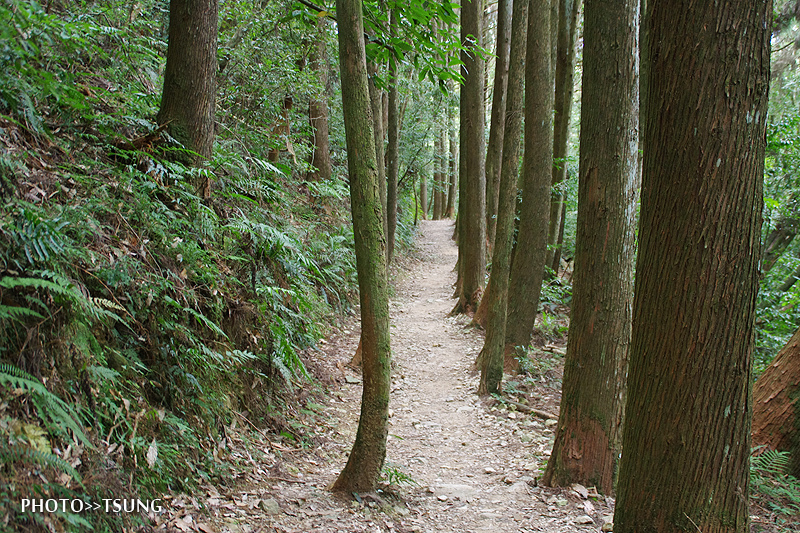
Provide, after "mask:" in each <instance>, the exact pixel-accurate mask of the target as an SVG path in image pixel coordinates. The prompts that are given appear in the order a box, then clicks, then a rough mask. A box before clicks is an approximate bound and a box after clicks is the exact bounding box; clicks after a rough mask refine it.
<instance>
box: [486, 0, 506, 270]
mask: <svg viewBox="0 0 800 533" xmlns="http://www.w3.org/2000/svg"><path fill="white" fill-rule="evenodd" d="M511 4H512V0H498V2H497V41H496V47H495V56H497V58H496V59H495V66H494V90H493V92H492V118H491V124H490V127H489V144H488V145H487V146H486V238H487V242H488V243H489V246H488V250H487V252H488V253H489V254H490V255H491V253H492V247H493V246H494V240H495V230H496V225H497V204H498V201H499V200H498V198H499V194H500V192H499V191H500V164H501V159H502V157H503V134H504V130H505V125H506V91H507V90H508V70H509V65H508V61H509V59H508V58H509V53H510V50H511V10H512V9H511Z"/></svg>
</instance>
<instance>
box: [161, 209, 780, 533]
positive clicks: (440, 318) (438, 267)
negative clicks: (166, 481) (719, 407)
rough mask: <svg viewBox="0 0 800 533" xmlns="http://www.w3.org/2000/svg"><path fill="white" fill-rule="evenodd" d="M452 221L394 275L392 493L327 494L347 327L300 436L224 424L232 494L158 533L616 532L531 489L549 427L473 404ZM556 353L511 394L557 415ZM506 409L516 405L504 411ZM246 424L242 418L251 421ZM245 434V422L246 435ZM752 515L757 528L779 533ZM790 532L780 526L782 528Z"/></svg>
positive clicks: (351, 390) (575, 504)
mask: <svg viewBox="0 0 800 533" xmlns="http://www.w3.org/2000/svg"><path fill="white" fill-rule="evenodd" d="M452 231H453V227H452V222H451V221H428V222H423V223H422V229H421V235H420V237H419V241H418V250H417V252H416V254H415V257H414V258H413V259H411V260H408V261H406V264H404V265H401V266H400V272H399V273H398V276H397V278H398V281H397V283H396V284H395V295H394V297H393V298H392V300H391V303H390V315H391V318H392V352H393V358H394V359H393V373H392V396H391V404H390V409H391V412H390V428H389V435H390V436H389V443H388V455H387V467H386V468H385V471H386V482H387V483H386V485H384V486H383V488H382V489H381V490H379V491H378V492H376V493H373V494H360V495H358V496H357V497H355V496H354V495H335V494H332V493H330V492H328V491H327V490H326V488H327V487H328V486H329V485H330V484H331V483H332V482H333V481H334V480H335V479H336V476H337V474H338V473H339V471H340V470H341V469H342V468H343V466H344V464H345V462H346V457H347V453H348V451H349V449H350V447H351V445H352V443H353V440H354V437H355V431H356V425H357V419H358V413H359V408H360V396H361V386H360V376H359V375H358V373H357V372H355V371H353V370H351V369H350V368H349V367H347V366H346V365H347V363H348V362H349V361H350V359H351V357H352V355H353V353H354V351H355V348H356V346H357V344H358V322H357V319H352V320H351V321H350V322H349V324H345V325H344V326H342V327H340V328H339V329H337V328H334V332H333V333H332V334H331V335H330V336H329V337H328V339H326V341H324V342H323V343H321V345H320V346H321V348H320V351H318V352H312V354H311V358H312V359H313V361H309V363H310V364H309V366H310V367H312V368H313V369H314V370H315V373H316V374H318V375H319V376H322V378H321V380H322V382H323V384H324V386H325V389H326V391H325V393H324V394H320V396H319V400H318V402H319V403H314V402H312V403H310V404H308V405H309V406H310V407H312V408H311V409H307V410H306V411H305V412H304V414H303V417H304V418H303V419H302V422H297V424H301V425H302V426H303V427H302V428H301V429H303V430H304V431H306V433H307V437H306V438H305V439H304V440H302V441H300V442H299V443H295V444H291V445H290V444H289V443H288V441H286V440H285V439H284V440H283V441H282V442H275V440H277V439H275V438H274V437H272V436H267V435H264V436H263V437H264V438H263V440H261V441H258V442H252V441H250V442H244V441H243V440H242V438H243V437H242V435H244V434H245V433H244V432H241V433H240V432H237V431H236V428H235V427H231V428H230V431H229V432H228V434H229V439H228V440H229V445H230V453H231V454H232V455H233V456H234V457H238V458H239V463H240V465H241V470H240V471H239V473H238V475H237V476H235V478H234V479H231V482H230V483H229V484H228V486H226V487H220V486H212V485H207V486H204V487H203V488H202V491H201V492H200V493H197V494H194V495H178V496H173V497H171V498H169V499H168V500H167V507H168V509H169V510H168V512H167V513H165V514H164V515H162V516H161V519H160V524H159V528H158V529H161V530H164V529H168V530H181V531H203V532H206V533H209V532H219V533H257V532H280V533H290V532H291V533H301V532H320V533H323V532H325V533H327V532H360V531H366V532H379V531H380V532H397V533H406V532H434V531H448V532H475V533H477V532H483V531H486V532H489V531H492V532H495V531H518V532H532V531H547V532H554V533H555V532H573V531H601V530H605V531H607V530H610V522H611V519H612V515H613V505H614V501H613V499H612V498H606V497H603V496H598V495H597V494H596V492H594V490H593V488H591V487H588V488H587V487H582V486H574V487H572V488H569V489H551V488H547V487H539V486H537V482H536V480H537V478H538V477H540V476H541V473H542V471H543V469H544V466H545V463H546V461H547V458H548V456H549V453H550V449H551V448H552V441H553V436H554V435H553V434H554V432H553V427H554V426H555V420H552V419H548V418H547V417H546V416H542V415H538V416H534V415H530V414H525V413H523V412H520V411H517V410H516V409H515V406H513V405H511V404H502V403H498V402H497V401H496V400H488V401H487V400H481V399H480V398H478V396H477V395H476V394H475V391H476V390H477V385H478V375H477V374H476V373H475V372H474V370H473V368H472V366H473V362H474V360H475V357H476V356H477V354H478V352H479V351H480V349H481V347H482V344H483V337H482V333H481V332H480V331H479V330H477V329H475V328H472V327H469V318H468V317H464V316H459V317H449V316H448V313H449V312H450V310H451V309H452V307H453V305H454V300H452V299H451V296H452V292H453V283H454V281H455V273H454V272H453V265H454V264H455V262H456V258H457V250H456V247H455V244H454V243H453V241H452V240H451V235H452ZM563 352H564V345H563V341H562V343H561V344H560V345H546V346H545V347H544V349H540V350H537V351H534V353H533V357H534V362H533V368H532V369H529V370H531V372H530V373H529V374H528V375H527V377H526V378H521V377H516V378H513V379H512V380H511V382H506V383H505V387H506V396H507V397H509V398H510V399H513V401H516V402H522V403H526V404H528V405H529V406H530V407H533V408H536V409H537V410H540V411H545V412H550V413H553V414H557V413H558V403H559V400H560V385H561V381H560V376H561V364H562V362H563V357H561V356H560V354H563ZM509 407H510V409H509ZM245 424H246V421H245V420H243V421H242V425H245ZM240 427H241V426H240ZM759 512H760V510H759V509H758V508H755V506H754V508H753V514H754V516H753V531H775V532H777V531H782V530H783V529H778V528H777V526H770V525H769V522H770V520H769V519H768V517H767V516H759ZM783 531H785V530H783Z"/></svg>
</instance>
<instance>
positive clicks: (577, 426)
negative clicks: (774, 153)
mask: <svg viewBox="0 0 800 533" xmlns="http://www.w3.org/2000/svg"><path fill="white" fill-rule="evenodd" d="M638 25H639V0H627V1H621V0H586V8H585V12H584V36H583V43H584V44H583V89H582V95H583V96H582V101H581V110H582V114H581V139H580V181H579V184H578V233H577V237H576V241H575V277H574V278H573V284H572V311H571V313H570V324H569V337H568V338H569V341H568V344H567V355H566V358H565V361H564V381H563V388H562V395H561V411H560V413H559V417H558V426H557V428H556V437H555V443H554V445H553V452H552V454H551V455H550V460H549V461H548V462H547V469H546V470H545V473H544V476H543V478H542V481H543V483H544V484H546V485H551V486H561V487H567V486H570V485H571V484H573V483H581V484H583V485H586V486H591V485H594V486H595V487H597V489H598V490H599V491H601V492H602V493H604V494H610V493H611V492H612V490H613V483H614V473H615V472H616V465H617V458H618V457H619V451H620V444H621V436H622V435H621V430H622V412H623V408H624V399H625V377H626V372H627V363H628V344H629V342H630V336H631V307H632V305H633V259H634V242H633V237H634V223H635V219H634V213H635V212H636V196H637V189H638V186H639V175H638V174H639V163H638V155H639V154H638V148H639V145H638V140H639V79H638V77H639V54H638V53H637V52H638V50H639V46H638V37H639V28H638ZM551 205H552V204H551ZM558 207H559V210H560V208H561V206H560V205H559V206H558ZM551 223H552V218H551Z"/></svg>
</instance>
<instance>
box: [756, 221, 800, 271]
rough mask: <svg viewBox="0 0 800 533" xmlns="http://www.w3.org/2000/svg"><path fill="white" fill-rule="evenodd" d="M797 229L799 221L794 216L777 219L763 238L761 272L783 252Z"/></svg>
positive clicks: (790, 242)
mask: <svg viewBox="0 0 800 533" xmlns="http://www.w3.org/2000/svg"><path fill="white" fill-rule="evenodd" d="M798 230H800V221H798V219H797V218H796V217H782V218H780V219H779V220H778V222H777V224H775V227H774V228H773V230H772V231H771V232H770V233H769V235H767V238H766V239H764V261H763V265H762V266H761V270H762V273H766V272H769V271H770V269H771V268H772V267H773V266H774V265H775V263H776V262H777V261H778V259H780V257H781V255H782V254H783V252H785V251H786V249H787V248H788V247H789V245H790V244H792V241H793V240H794V238H795V237H796V236H797V232H798Z"/></svg>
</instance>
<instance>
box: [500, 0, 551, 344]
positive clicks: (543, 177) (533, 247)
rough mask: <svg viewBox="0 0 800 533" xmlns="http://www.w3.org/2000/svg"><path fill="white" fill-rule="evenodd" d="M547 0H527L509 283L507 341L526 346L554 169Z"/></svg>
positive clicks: (544, 252) (539, 278) (539, 281)
mask: <svg viewBox="0 0 800 533" xmlns="http://www.w3.org/2000/svg"><path fill="white" fill-rule="evenodd" d="M550 7H551V6H550V2H549V1H546V0H532V2H531V5H530V14H529V17H528V43H527V57H526V65H525V156H524V158H523V163H522V165H523V169H522V181H523V184H522V212H521V214H520V221H519V232H518V234H517V248H516V252H515V254H514V258H513V260H512V266H511V280H510V281H509V287H508V320H507V324H506V345H510V347H511V348H513V347H517V346H528V345H529V344H530V341H531V334H532V333H533V324H534V322H535V320H536V310H537V308H538V307H539V294H540V293H541V290H542V277H543V273H544V261H545V259H546V257H547V227H548V224H549V222H550V183H551V181H552V178H551V176H552V171H553V117H552V115H553V91H554V87H553V69H552V65H551V60H550V54H551V49H552V47H551V44H550V39H551V34H552V32H551V31H550V13H551V9H550Z"/></svg>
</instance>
